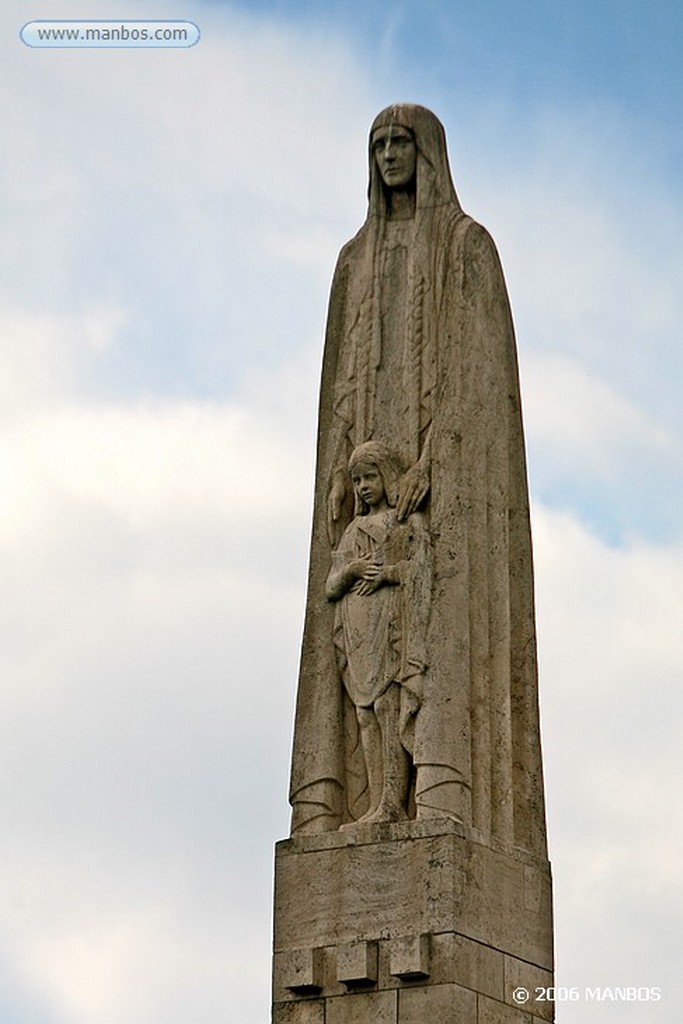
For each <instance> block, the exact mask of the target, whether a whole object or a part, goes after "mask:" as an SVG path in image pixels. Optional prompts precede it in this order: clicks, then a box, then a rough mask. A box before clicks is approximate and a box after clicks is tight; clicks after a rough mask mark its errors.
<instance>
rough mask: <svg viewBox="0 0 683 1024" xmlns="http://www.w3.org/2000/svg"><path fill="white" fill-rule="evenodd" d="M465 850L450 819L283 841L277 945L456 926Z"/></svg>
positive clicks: (295, 945) (279, 858) (277, 863)
mask: <svg viewBox="0 0 683 1024" xmlns="http://www.w3.org/2000/svg"><path fill="white" fill-rule="evenodd" d="M437 824H438V827H437ZM411 828H412V831H413V833H414V834H411ZM399 831H400V835H396V836H395V835H394V834H393V832H397V833H398V832H399ZM399 838H400V839H401V840H403V841H401V842H397V841H396V840H397V839H399ZM468 853H469V844H468V843H467V841H466V840H465V839H464V837H463V836H462V835H461V834H460V831H459V827H458V826H457V823H455V822H453V823H451V822H448V821H439V822H438V823H435V824H431V823H430V827H426V823H421V822H417V823H413V822H407V823H400V826H399V825H395V826H383V827H382V826H371V825H368V826H360V827H359V828H358V829H357V830H354V831H353V832H336V833H333V834H329V833H328V834H325V835H323V836H321V837H318V836H306V837H299V838H296V839H293V840H290V841H289V843H281V844H278V848H277V852H276V858H275V936H274V948H275V950H276V951H280V950H283V949H301V948H306V947H314V946H332V945H336V944H337V943H346V942H355V941H359V940H361V939H366V940H371V939H378V938H382V939H385V938H387V939H388V938H398V937H400V936H402V935H411V934H413V935H414V934H423V933H428V932H444V931H452V930H453V922H454V920H455V919H456V918H457V915H458V911H459V907H460V903H461V900H462V890H463V885H464V869H465V864H466V862H467V858H468Z"/></svg>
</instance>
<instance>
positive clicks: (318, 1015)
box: [273, 999, 325, 1024]
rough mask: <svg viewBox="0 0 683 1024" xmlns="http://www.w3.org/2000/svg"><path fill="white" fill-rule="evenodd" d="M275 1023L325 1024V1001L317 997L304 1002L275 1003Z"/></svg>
mask: <svg viewBox="0 0 683 1024" xmlns="http://www.w3.org/2000/svg"><path fill="white" fill-rule="evenodd" d="M273 1024H325V1002H324V1000H322V999H316V1000H313V1001H311V1000H308V1001H306V1002H302V1003H275V1004H274V1005H273Z"/></svg>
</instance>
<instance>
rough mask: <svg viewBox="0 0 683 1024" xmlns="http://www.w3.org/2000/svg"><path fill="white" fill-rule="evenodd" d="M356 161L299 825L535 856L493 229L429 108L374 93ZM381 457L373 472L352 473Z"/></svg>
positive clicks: (514, 404) (526, 576)
mask: <svg viewBox="0 0 683 1024" xmlns="http://www.w3.org/2000/svg"><path fill="white" fill-rule="evenodd" d="M369 172H370V179H369V188H368V197H369V204H368V214H367V218H366V221H365V223H364V225H363V227H362V228H361V229H360V231H359V232H358V234H357V235H356V236H355V238H353V239H352V240H351V241H350V242H349V243H348V244H347V245H346V246H344V248H343V249H342V251H341V253H340V256H339V260H338V264H337V268H336V271H335V275H334V280H333V284H332V292H331V296H330V305H329V315H328V325H327V335H326V341H325V354H324V360H323V372H322V385H321V395H320V412H319V434H318V455H317V469H316V489H315V509H314V522H313V534H312V544H311V562H310V575H309V592H308V599H307V607H306V621H305V630H304V639H303V648H302V657H301V672H300V679H299V692H298V702H297V713H296V725H295V736H294V750H293V760H292V776H291V796H290V799H291V802H292V805H293V818H292V832H293V834H299V833H307V832H308V833H318V832H324V831H328V830H337V829H339V828H341V827H342V826H353V823H354V822H359V821H360V820H361V819H365V820H386V819H396V818H397V817H401V816H407V817H408V818H414V819H416V820H418V821H421V820H425V819H444V818H450V819H453V820H455V821H456V822H460V823H462V825H463V826H464V828H465V829H466V830H467V831H468V834H471V835H472V836H473V837H474V838H476V840H477V841H478V842H480V843H484V844H485V845H488V846H493V847H495V848H496V849H512V848H522V849H525V850H527V851H529V853H532V854H533V855H535V856H538V857H542V856H544V853H545V824H544V806H543V786H542V775H541V756H540V742H539V734H538V709H537V681H536V649H535V631H534V614H533V574H532V560H531V541H530V530H529V510H528V496H527V482H526V466H525V455H524V441H523V434H522V421H521V413H520V397H519V384H518V376H517V362H516V352H515V341H514V333H513V327H512V320H511V316H510V309H509V304H508V298H507V292H506V288H505V282H504V279H503V275H502V271H501V267H500V263H499V260H498V255H497V253H496V249H495V246H494V244H493V242H492V240H491V238H490V237H489V235H488V234H487V232H486V231H485V230H484V229H483V228H482V227H481V226H480V225H479V224H477V223H476V222H475V221H473V220H472V219H471V218H470V217H468V216H467V215H466V214H465V213H463V211H462V209H461V207H460V204H459V202H458V199H457V196H456V193H455V189H454V187H453V183H452V180H451V175H450V170H449V166H448V158H447V154H446V143H445V136H444V131H443V128H442V126H441V124H440V122H439V121H438V120H437V118H436V117H435V116H434V115H433V114H432V113H430V112H429V111H428V110H425V109H424V108H423V107H419V106H412V105H408V104H402V105H398V106H393V107H389V108H387V109H386V110H384V111H382V113H380V114H379V116H378V117H377V118H376V119H375V121H374V123H373V125H372V129H371V132H370V140H369ZM368 445H369V446H368ZM359 446H361V447H360V448H359ZM387 450H388V453H387ZM352 453H353V458H352V461H351V463H349V459H350V457H351V456H352ZM359 453H360V454H359ZM371 453H374V454H371ZM392 453H397V454H396V455H394V454H392ZM399 462H400V463H401V464H402V465H403V466H405V467H408V468H407V471H406V472H405V473H402V474H399V473H397V471H396V469H395V467H396V465H397V464H398V463H399ZM349 466H350V467H351V473H349ZM373 466H374V467H375V470H376V471H377V476H378V477H379V480H380V481H381V484H380V483H379V482H377V481H375V482H374V484H373V482H372V480H370V479H368V473H367V472H364V471H366V470H367V469H368V468H369V467H373ZM370 475H371V474H370ZM373 487H374V489H373ZM354 492H355V493H354ZM373 502H375V504H373ZM354 503H355V517H354ZM360 506H367V508H363V509H362V508H361V507H360ZM362 512H365V513H366V514H365V515H363V514H361V513H362ZM411 544H412V545H413V553H412V554H409V553H407V551H408V548H410V546H411ZM393 545H395V546H396V547H397V548H398V549H401V552H403V553H402V554H400V556H396V560H395V561H393V558H394V556H393V555H390V554H389V553H388V552H389V549H391V548H392V546H393ZM331 566H332V569H331V570H330V567H331ZM397 566H400V568H396V567H397ZM363 603H364V606H362V605H363ZM385 606H386V607H385ZM363 631H365V636H362V634H363ZM392 631H393V633H394V634H395V636H394V638H393V640H391V641H390V640H389V639H386V638H385V637H386V636H388V634H389V633H391V632H392ZM380 632H381V633H382V638H381V639H378V636H379V633H380ZM354 636H355V637H356V639H357V646H356V648H353V647H352V644H353V637H354ZM390 722H393V723H394V724H393V725H389V724H388V723H390ZM392 737H393V738H392ZM397 738H398V739H397ZM380 740H381V743H382V744H383V746H382V758H381V764H382V768H381V772H380V767H379V764H380V758H379V757H378V754H377V750H378V749H379V745H380ZM399 741H400V742H399ZM387 744H389V747H388V746H387ZM392 759H393V760H392ZM389 779H392V780H394V781H393V782H391V783H390V782H388V780H389ZM392 787H393V788H392Z"/></svg>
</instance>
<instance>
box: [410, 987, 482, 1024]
mask: <svg viewBox="0 0 683 1024" xmlns="http://www.w3.org/2000/svg"><path fill="white" fill-rule="evenodd" d="M476 1014H477V997H476V994H475V993H474V992H470V991H469V989H466V988H461V986H460V985H421V986H420V987H419V988H406V989H401V990H400V991H399V992H398V1021H399V1024H474V1021H476V1019H477V1017H476Z"/></svg>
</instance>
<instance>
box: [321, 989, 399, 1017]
mask: <svg viewBox="0 0 683 1024" xmlns="http://www.w3.org/2000/svg"><path fill="white" fill-rule="evenodd" d="M397 1012H398V1011H397V993H396V992H363V993H355V992H354V993H353V994H351V993H349V994H348V995H346V996H341V997H337V998H334V999H328V1000H327V1008H326V1013H327V1016H326V1018H325V1024H370V1022H371V1024H398V1016H397Z"/></svg>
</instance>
